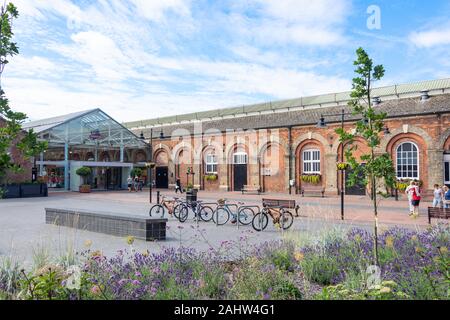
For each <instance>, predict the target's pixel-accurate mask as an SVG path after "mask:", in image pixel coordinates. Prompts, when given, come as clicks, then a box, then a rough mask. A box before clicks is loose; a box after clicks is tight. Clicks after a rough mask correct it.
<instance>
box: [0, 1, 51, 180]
mask: <svg viewBox="0 0 450 320" xmlns="http://www.w3.org/2000/svg"><path fill="white" fill-rule="evenodd" d="M18 15H19V13H18V11H17V8H16V7H15V6H14V5H13V4H12V3H8V4H6V5H3V6H2V7H1V9H0V16H1V17H0V19H1V21H0V28H1V32H0V119H2V118H3V120H4V121H5V123H4V124H3V123H0V180H1V179H3V178H4V176H5V175H6V173H7V172H8V171H11V172H14V173H19V172H21V171H22V170H23V169H22V168H21V167H20V166H19V165H18V164H16V163H15V162H14V159H13V157H12V155H11V154H10V149H11V147H13V146H15V147H16V148H17V149H18V150H19V151H20V152H22V155H23V157H24V158H25V159H28V158H30V157H33V156H36V155H37V154H39V153H40V152H42V151H44V150H45V149H46V148H47V143H46V142H39V141H38V140H37V136H36V134H35V133H34V132H33V130H30V131H29V132H23V130H22V127H21V124H22V123H23V121H25V119H26V118H27V117H26V115H25V114H24V113H22V112H15V111H13V110H11V108H10V107H9V101H8V99H7V98H6V96H5V92H4V91H3V87H2V86H1V76H2V74H3V71H4V68H5V66H6V65H7V64H8V63H9V61H8V58H9V57H12V56H14V55H17V54H18V53H19V49H18V47H17V45H16V43H15V42H13V41H12V38H13V36H14V33H13V31H12V21H13V20H14V19H16V18H17V17H18Z"/></svg>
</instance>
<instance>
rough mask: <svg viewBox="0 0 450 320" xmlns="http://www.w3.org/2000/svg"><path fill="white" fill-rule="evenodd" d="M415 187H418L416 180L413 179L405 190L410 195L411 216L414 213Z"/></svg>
mask: <svg viewBox="0 0 450 320" xmlns="http://www.w3.org/2000/svg"><path fill="white" fill-rule="evenodd" d="M415 188H416V184H415V182H414V181H412V180H411V182H410V183H409V186H408V187H407V188H406V190H405V193H406V195H407V196H408V204H409V215H410V216H411V215H413V214H414V206H413V204H412V196H413V193H414V189H415Z"/></svg>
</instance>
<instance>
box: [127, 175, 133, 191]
mask: <svg viewBox="0 0 450 320" xmlns="http://www.w3.org/2000/svg"><path fill="white" fill-rule="evenodd" d="M132 184H133V179H132V178H131V176H128V179H127V185H128V192H131V187H132Z"/></svg>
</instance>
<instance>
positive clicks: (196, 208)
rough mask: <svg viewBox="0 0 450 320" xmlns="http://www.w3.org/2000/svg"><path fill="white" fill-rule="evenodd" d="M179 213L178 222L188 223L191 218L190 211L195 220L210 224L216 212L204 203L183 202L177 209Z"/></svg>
mask: <svg viewBox="0 0 450 320" xmlns="http://www.w3.org/2000/svg"><path fill="white" fill-rule="evenodd" d="M175 210H176V211H177V212H178V220H179V221H180V222H181V223H184V222H186V220H187V219H188V217H189V211H192V212H193V213H194V220H198V219H201V220H202V221H204V222H209V221H211V219H212V218H213V213H214V210H213V209H212V208H211V207H210V206H207V205H204V204H203V201H190V202H188V201H183V202H181V203H180V204H179V205H178V206H177V207H176V209H175Z"/></svg>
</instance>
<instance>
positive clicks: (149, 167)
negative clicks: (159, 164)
mask: <svg viewBox="0 0 450 320" xmlns="http://www.w3.org/2000/svg"><path fill="white" fill-rule="evenodd" d="M141 139H142V140H145V137H144V132H141ZM149 149H150V150H149V151H150V152H149V157H148V158H149V162H148V163H146V165H145V166H146V167H147V169H148V170H149V171H148V179H149V182H150V184H149V201H150V204H151V203H152V202H153V199H152V194H153V168H154V166H155V165H154V163H153V128H152V129H150V146H149Z"/></svg>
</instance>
